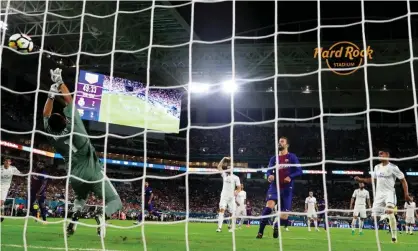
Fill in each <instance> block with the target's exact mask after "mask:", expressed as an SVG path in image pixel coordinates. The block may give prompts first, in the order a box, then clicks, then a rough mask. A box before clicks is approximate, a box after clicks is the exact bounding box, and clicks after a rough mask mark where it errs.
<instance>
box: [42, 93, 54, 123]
mask: <svg viewBox="0 0 418 251" xmlns="http://www.w3.org/2000/svg"><path fill="white" fill-rule="evenodd" d="M53 108H54V98H51V97H50V96H49V95H48V99H47V100H46V102H45V105H44V111H43V116H44V118H49V117H50V116H51V113H52V109H53Z"/></svg>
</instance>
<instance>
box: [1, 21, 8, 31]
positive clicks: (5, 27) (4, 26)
mask: <svg viewBox="0 0 418 251" xmlns="http://www.w3.org/2000/svg"><path fill="white" fill-rule="evenodd" d="M0 29H3V30H7V24H6V23H5V22H3V21H0Z"/></svg>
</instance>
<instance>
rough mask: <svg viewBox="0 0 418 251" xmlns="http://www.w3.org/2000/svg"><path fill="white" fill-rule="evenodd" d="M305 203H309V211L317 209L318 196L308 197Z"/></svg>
mask: <svg viewBox="0 0 418 251" xmlns="http://www.w3.org/2000/svg"><path fill="white" fill-rule="evenodd" d="M305 204H308V210H309V211H315V205H316V198H315V197H309V196H308V197H306V199H305Z"/></svg>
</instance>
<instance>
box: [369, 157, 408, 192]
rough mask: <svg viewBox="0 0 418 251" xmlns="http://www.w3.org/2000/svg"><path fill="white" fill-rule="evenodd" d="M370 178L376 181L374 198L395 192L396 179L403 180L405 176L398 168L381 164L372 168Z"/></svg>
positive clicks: (390, 164)
mask: <svg viewBox="0 0 418 251" xmlns="http://www.w3.org/2000/svg"><path fill="white" fill-rule="evenodd" d="M372 177H373V178H375V179H376V196H378V195H380V194H384V193H394V192H395V182H396V178H398V179H400V180H401V179H404V178H405V175H404V174H403V173H402V172H401V170H399V167H398V166H396V165H394V164H392V163H389V164H387V165H386V166H384V165H382V164H381V163H380V164H378V165H376V166H375V167H374V172H373V173H372Z"/></svg>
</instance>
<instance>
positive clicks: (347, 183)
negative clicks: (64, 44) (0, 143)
mask: <svg viewBox="0 0 418 251" xmlns="http://www.w3.org/2000/svg"><path fill="white" fill-rule="evenodd" d="M13 164H14V165H15V166H16V167H18V168H19V169H20V170H21V171H22V173H24V174H25V173H28V162H27V161H26V160H20V159H13ZM47 170H48V174H49V175H52V176H56V177H61V178H57V179H49V180H48V189H47V199H48V201H49V207H50V210H51V211H50V212H51V215H57V216H59V215H60V213H59V212H60V210H62V208H63V204H64V203H65V201H68V202H69V203H71V202H72V201H73V200H74V193H73V190H72V189H71V185H69V189H68V193H66V191H67V190H66V181H67V179H62V177H64V176H66V171H65V170H63V169H56V168H55V167H54V166H49V167H48V168H47ZM151 174H153V173H152V171H151ZM141 175H142V173H140V172H138V171H135V170H125V171H124V172H120V171H119V172H118V171H117V170H112V169H108V176H109V177H110V178H115V179H131V178H139V177H140V176H141ZM317 177H318V176H317ZM27 180H28V177H27V176H24V177H19V176H15V177H14V178H13V183H12V186H11V188H10V191H9V196H8V197H9V198H16V199H17V200H18V201H23V200H25V199H26V197H27V193H28V187H27V184H28V183H27ZM147 181H148V182H149V183H150V186H151V187H152V188H153V192H154V198H155V199H154V201H155V202H154V203H155V207H156V208H157V209H158V210H159V211H161V212H165V213H168V214H178V213H184V212H185V211H186V196H187V194H186V186H188V189H189V194H188V197H189V198H188V199H189V210H190V211H189V212H190V213H202V214H205V215H212V216H213V215H215V214H216V212H217V210H218V203H219V196H220V191H221V188H222V180H221V178H220V176H219V175H213V176H210V177H206V176H203V177H202V176H201V177H197V176H196V177H194V176H193V177H190V178H189V181H188V184H186V182H185V178H184V177H179V178H172V179H163V180H162V179H148V180H147ZM243 182H244V184H245V190H246V191H247V200H248V202H249V203H250V205H251V206H252V209H253V211H252V214H253V215H254V216H256V215H260V213H261V210H262V208H263V207H264V205H265V196H266V190H267V188H268V183H267V181H265V180H260V179H243ZM113 183H114V185H115V188H116V190H117V191H118V193H119V195H120V197H121V199H122V202H123V208H122V210H121V211H120V212H121V213H123V214H125V215H127V216H128V217H127V218H133V219H135V215H137V214H138V213H139V212H140V211H141V202H142V179H138V180H136V181H133V182H113ZM356 186H357V185H356V184H355V182H353V179H352V177H349V176H348V177H347V179H345V180H339V181H337V180H328V181H327V198H328V205H329V207H328V208H329V209H331V210H338V209H343V210H348V209H349V202H350V199H351V194H352V192H353V191H354V189H355V188H356ZM398 188H399V189H400V187H398ZM368 189H369V190H371V188H368ZM309 191H313V192H314V195H315V197H317V198H318V199H320V198H323V197H324V192H323V191H324V189H323V181H322V179H321V178H312V179H304V180H297V181H296V184H295V189H294V192H295V195H294V200H293V209H292V211H294V212H303V211H304V206H305V205H304V201H305V198H306V197H307V195H308V192H309ZM411 192H412V193H413V194H415V193H416V192H417V191H415V190H414V186H411ZM398 194H402V192H401V191H399V193H398ZM66 196H68V197H66ZM66 198H67V199H66ZM102 203H103V202H102V201H101V200H100V199H98V196H97V195H95V194H91V195H90V196H89V198H88V200H87V204H88V205H90V206H101V205H102ZM21 204H23V207H25V208H26V207H27V205H26V204H25V203H22V202H20V203H19V206H22V205H21ZM328 215H330V216H346V215H347V214H346V213H344V212H338V211H331V212H329V213H328ZM119 216H120V215H118V214H115V215H114V217H115V218H118V217H119Z"/></svg>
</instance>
